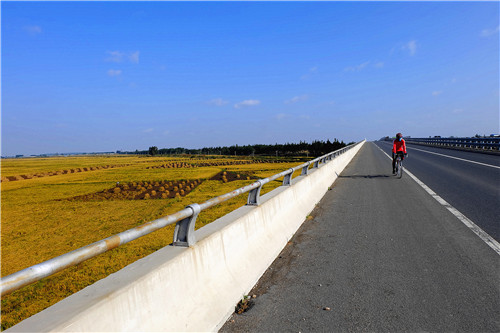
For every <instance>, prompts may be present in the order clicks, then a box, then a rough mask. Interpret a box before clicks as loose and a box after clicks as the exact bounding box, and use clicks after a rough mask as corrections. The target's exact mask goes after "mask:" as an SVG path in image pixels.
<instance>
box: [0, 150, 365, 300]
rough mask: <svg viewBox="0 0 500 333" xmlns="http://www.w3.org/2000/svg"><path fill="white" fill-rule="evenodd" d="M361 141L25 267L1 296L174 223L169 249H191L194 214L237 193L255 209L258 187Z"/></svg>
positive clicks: (3, 283)
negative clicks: (245, 198) (245, 195)
mask: <svg viewBox="0 0 500 333" xmlns="http://www.w3.org/2000/svg"><path fill="white" fill-rule="evenodd" d="M360 143H361V142H358V143H355V144H352V145H349V146H347V147H344V148H341V149H338V150H336V151H333V152H331V153H328V154H326V155H323V156H320V157H318V158H315V159H313V160H311V161H309V162H306V163H303V164H301V165H299V166H296V167H293V168H290V169H288V170H285V171H283V172H280V173H278V174H275V175H273V176H271V177H268V178H264V179H259V180H257V181H256V182H254V183H252V184H250V185H247V186H243V187H241V188H239V189H237V190H234V191H232V192H229V193H226V194H223V195H220V196H218V197H215V198H212V199H210V200H207V201H205V202H204V203H201V204H196V203H195V204H191V205H188V206H187V207H186V208H185V209H183V210H181V211H179V212H176V213H174V214H171V215H167V216H165V217H162V218H159V219H157V220H154V221H150V222H147V223H144V224H142V225H140V226H138V227H135V228H132V229H129V230H126V231H123V232H121V233H119V234H116V235H113V236H110V237H108V238H105V239H103V240H100V241H97V242H95V243H92V244H89V245H87V246H84V247H81V248H79V249H76V250H73V251H71V252H68V253H65V254H62V255H60V256H58V257H55V258H52V259H49V260H47V261H44V262H42V263H40V264H36V265H34V266H31V267H28V268H25V269H23V270H21V271H18V272H16V273H13V274H10V275H7V276H5V277H3V278H1V280H0V289H1V295H2V296H3V295H7V294H9V293H11V292H13V291H15V290H17V289H20V288H22V287H24V286H27V285H29V284H31V283H34V282H37V281H39V280H41V279H43V278H46V277H48V276H51V275H53V274H55V273H57V272H59V271H61V270H63V269H66V268H68V267H71V266H75V265H77V264H79V263H81V262H83V261H86V260H88V259H91V258H93V257H96V256H98V255H99V254H102V253H104V252H107V251H110V250H112V249H114V248H116V247H118V246H120V245H123V244H126V243H128V242H130V241H133V240H135V239H137V238H139V237H142V236H145V235H147V234H150V233H152V232H153V231H156V230H158V229H161V228H163V227H166V226H168V225H171V224H174V223H177V224H176V226H175V230H174V241H173V244H172V245H173V246H192V245H194V244H195V243H196V238H195V235H194V227H195V222H196V217H197V216H198V214H199V213H200V212H201V211H202V210H205V209H207V208H210V207H212V206H215V205H217V204H219V203H221V202H224V201H226V200H229V199H232V198H234V197H236V196H238V195H240V194H243V193H246V192H249V194H248V200H247V205H254V206H258V205H259V204H260V190H261V189H262V186H263V185H264V184H266V183H269V182H271V181H273V180H276V179H278V178H280V177H284V178H283V186H290V185H292V175H293V173H294V172H295V171H297V170H302V172H301V175H303V176H307V174H308V172H309V171H308V170H309V167H310V166H311V165H312V166H313V168H319V166H320V164H324V163H327V162H328V161H331V160H332V159H333V158H334V157H336V156H338V155H341V154H343V153H345V152H346V151H347V150H349V149H351V148H352V147H354V146H356V145H358V144H360Z"/></svg>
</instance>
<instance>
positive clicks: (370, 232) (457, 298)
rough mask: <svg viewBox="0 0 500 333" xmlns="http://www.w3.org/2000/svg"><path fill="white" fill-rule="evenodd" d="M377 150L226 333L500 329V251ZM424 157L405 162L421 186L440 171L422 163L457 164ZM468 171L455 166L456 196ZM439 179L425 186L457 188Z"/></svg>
mask: <svg viewBox="0 0 500 333" xmlns="http://www.w3.org/2000/svg"><path fill="white" fill-rule="evenodd" d="M379 146H380V147H381V148H382V150H384V151H387V144H385V143H372V142H367V143H366V144H365V145H364V146H363V147H362V148H361V150H360V151H359V153H358V154H357V155H356V156H355V157H354V159H353V160H352V161H351V163H350V164H349V165H348V166H347V167H346V169H345V170H344V171H343V172H342V173H341V174H340V176H339V178H338V179H337V180H336V181H335V183H334V184H333V185H332V188H331V190H330V191H328V192H327V193H326V195H325V196H324V197H323V199H322V200H321V202H320V203H319V204H318V205H317V208H316V209H315V210H314V211H313V212H312V213H311V215H312V216H313V218H312V219H311V220H307V221H306V222H304V224H303V225H302V227H301V228H300V229H299V230H298V232H297V233H296V234H295V236H294V237H293V238H292V239H291V240H290V242H289V244H288V245H287V246H286V247H285V249H284V250H283V251H282V253H281V254H280V256H279V257H278V258H277V259H276V260H275V261H274V263H273V264H272V265H271V266H270V267H269V269H268V270H267V271H266V273H265V274H264V275H263V276H262V278H261V279H260V280H259V282H258V283H257V285H256V286H255V287H254V289H253V290H252V291H250V294H255V295H256V296H257V297H256V298H255V299H254V306H253V307H252V308H251V309H250V310H249V311H247V312H245V313H243V314H241V315H236V314H233V315H232V317H231V318H229V320H228V321H227V322H226V324H225V325H224V326H223V327H222V328H221V331H222V332H270V331H273V332H311V331H318V332H366V331H370V332H389V331H392V332H402V331H409V332H417V331H418V332H422V331H425V332H449V331H453V332H455V331H461V332H500V316H499V313H500V283H499V282H500V281H499V279H500V275H499V272H500V259H499V258H500V256H499V255H498V253H497V252H495V250H493V249H492V248H491V247H490V246H488V245H487V244H486V243H485V242H484V241H483V240H482V239H481V238H480V237H478V236H477V235H476V234H475V233H474V232H472V231H471V230H470V229H469V228H468V227H467V226H466V225H465V224H464V223H462V222H461V221H460V220H459V219H458V218H457V217H456V216H455V215H453V214H452V213H451V212H450V211H449V210H448V209H447V208H446V207H444V206H443V205H442V204H440V203H439V202H438V201H436V200H435V199H434V197H432V196H431V195H429V193H428V192H427V191H426V190H425V189H424V188H422V187H421V186H420V185H419V184H418V183H417V182H416V181H415V180H414V179H413V178H410V177H408V176H407V175H406V174H405V175H404V176H403V178H402V179H396V178H395V177H394V176H392V174H391V171H392V170H391V166H390V160H389V158H387V156H386V155H385V154H384V153H383V151H382V150H381V149H379ZM455 153H458V154H459V156H463V155H462V154H461V153H460V152H452V153H451V154H455ZM427 155H432V154H429V153H424V152H420V153H417V152H416V150H415V151H413V150H410V158H409V159H408V160H407V163H406V164H405V165H407V166H408V169H409V170H410V171H411V172H415V174H416V175H417V176H418V177H419V178H420V179H421V180H422V181H424V182H426V180H428V179H433V177H429V178H425V177H424V176H423V175H420V174H419V172H420V171H419V169H421V170H422V172H427V173H431V174H432V173H438V172H439V171H434V170H439V169H441V168H443V169H445V170H449V168H448V169H446V168H445V167H443V166H442V165H445V166H446V165H447V166H450V165H453V164H454V163H455V162H452V161H451V159H450V158H448V159H449V160H450V161H447V162H443V161H441V160H439V159H438V160H436V159H434V157H430V160H429V161H428V162H425V161H424V158H428V156H427ZM436 156H437V155H436ZM476 158H477V159H478V160H480V161H481V163H483V162H484V163H485V164H490V163H494V162H492V161H490V160H489V157H486V156H482V155H479V156H477V157H476ZM412 160H413V162H412ZM418 160H421V161H418ZM457 161H458V160H457ZM465 163H469V164H474V163H470V162H465ZM433 165H435V166H434V169H431V168H430V166H433ZM464 168H465V171H460V168H458V169H456V168H452V169H451V170H453V171H452V172H449V173H450V174H452V175H454V176H453V177H451V180H452V183H453V184H451V185H449V186H451V187H452V188H453V189H452V190H451V191H452V192H453V191H459V192H460V193H458V196H460V194H463V192H466V191H470V188H471V187H472V186H471V185H470V186H466V185H464V184H459V185H454V183H456V182H457V181H456V179H458V178H460V175H461V174H464V175H466V176H465V179H466V180H465V182H466V184H468V183H474V182H473V181H472V180H471V179H475V177H476V176H471V175H468V176H467V174H468V172H467V171H466V170H470V169H474V168H475V167H474V166H469V165H468V164H467V166H465V167H464ZM493 169H494V168H493ZM445 170H443V171H441V173H446V172H445ZM485 170H488V169H485ZM479 173H485V174H490V175H492V176H491V177H494V175H495V173H494V172H493V173H491V172H490V171H484V170H483V171H480V172H479ZM435 178H436V183H435V184H428V185H429V186H430V187H431V188H432V186H434V188H433V190H435V191H438V192H440V193H439V194H440V195H443V197H446V191H448V192H449V191H450V190H446V191H445V192H443V191H441V190H440V189H439V188H438V187H437V186H436V185H439V184H441V183H443V182H444V181H442V180H441V178H440V177H439V175H437V176H436V177H435ZM478 182H479V183H483V182H485V181H484V180H483V178H479V181H478ZM486 183H493V181H492V180H490V181H489V182H486ZM455 186H456V187H455ZM483 186H484V187H485V188H488V187H494V184H493V185H487V184H485V185H483ZM443 187H444V188H447V186H446V185H443ZM472 191H474V194H473V195H472V197H474V196H477V195H480V194H481V196H482V197H483V200H479V201H485V202H489V203H490V204H491V203H492V201H493V203H494V200H495V198H491V199H487V198H486V195H485V194H484V193H481V192H479V193H478V192H475V191H482V190H477V189H473V190H472ZM452 197H453V196H450V197H447V198H446V200H449V201H450V202H451V201H452V199H451V198H452ZM497 200H498V199H497ZM496 204H497V205H498V201H497V202H496ZM457 206H458V207H457V208H458V209H461V210H462V212H463V213H464V214H469V217H470V218H471V219H473V220H475V222H478V220H479V219H481V220H484V221H487V223H486V224H485V225H490V224H491V221H490V222H488V216H490V215H487V214H489V213H485V214H483V213H481V212H482V211H484V210H486V208H488V206H487V205H486V206H484V205H483V206H481V207H482V208H479V209H477V211H479V213H478V214H477V215H473V214H471V212H474V211H476V210H471V211H470V212H469V211H465V210H466V209H467V207H468V206H469V205H465V206H460V205H459V204H457ZM472 206H473V205H472ZM490 208H491V209H493V210H494V211H497V212H498V207H490ZM497 216H498V215H497ZM478 223H479V222H478ZM491 229H492V230H495V228H491Z"/></svg>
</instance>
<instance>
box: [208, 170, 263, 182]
mask: <svg viewBox="0 0 500 333" xmlns="http://www.w3.org/2000/svg"><path fill="white" fill-rule="evenodd" d="M250 179H257V177H255V176H252V175H250V174H247V173H241V172H240V173H238V172H233V171H221V172H219V173H218V174H216V175H215V176H213V177H212V178H210V180H219V181H221V182H223V183H227V182H234V181H235V180H250Z"/></svg>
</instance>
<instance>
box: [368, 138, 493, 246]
mask: <svg viewBox="0 0 500 333" xmlns="http://www.w3.org/2000/svg"><path fill="white" fill-rule="evenodd" d="M375 144H376V145H377V146H378V147H380V148H382V149H383V150H384V151H385V152H386V153H387V154H389V155H391V147H392V144H391V143H390V142H386V141H377V142H375ZM407 151H408V154H409V158H408V159H407V160H406V161H404V162H403V163H404V167H406V168H408V170H409V171H410V172H411V173H413V174H414V175H415V176H417V178H418V179H420V180H421V181H422V182H424V183H425V184H426V185H427V186H428V187H430V188H431V189H432V190H433V191H434V192H436V193H437V194H438V195H439V196H440V197H442V198H443V199H444V200H446V201H447V202H448V203H450V204H451V205H452V206H453V207H455V208H456V209H457V210H458V211H460V212H461V213H462V214H464V215H465V216H467V217H468V218H469V219H470V220H472V221H473V222H474V223H475V224H476V225H478V226H479V227H480V228H481V229H483V230H484V231H485V232H486V233H488V234H489V235H490V236H491V237H493V238H494V239H496V240H497V241H500V156H499V155H488V154H482V153H474V152H467V151H459V150H451V149H445V148H433V147H426V146H421V145H410V144H408V145H407ZM390 168H391V167H390V166H389V169H390Z"/></svg>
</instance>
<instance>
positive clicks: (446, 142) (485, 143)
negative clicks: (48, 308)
mask: <svg viewBox="0 0 500 333" xmlns="http://www.w3.org/2000/svg"><path fill="white" fill-rule="evenodd" d="M404 139H405V141H406V143H413V144H420V145H427V146H436V147H445V148H468V149H481V150H489V151H491V150H493V151H498V150H499V149H500V138H499V137H486V138H404Z"/></svg>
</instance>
